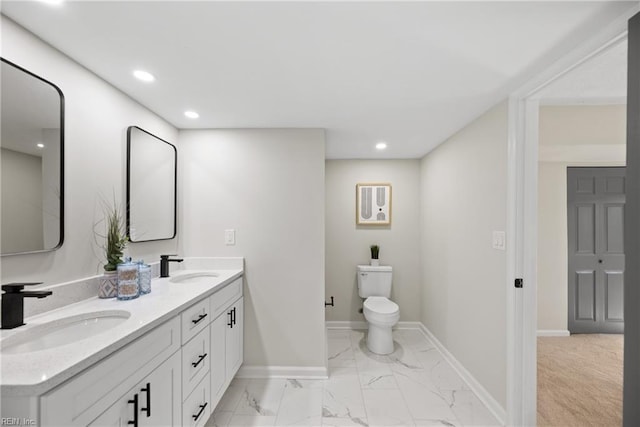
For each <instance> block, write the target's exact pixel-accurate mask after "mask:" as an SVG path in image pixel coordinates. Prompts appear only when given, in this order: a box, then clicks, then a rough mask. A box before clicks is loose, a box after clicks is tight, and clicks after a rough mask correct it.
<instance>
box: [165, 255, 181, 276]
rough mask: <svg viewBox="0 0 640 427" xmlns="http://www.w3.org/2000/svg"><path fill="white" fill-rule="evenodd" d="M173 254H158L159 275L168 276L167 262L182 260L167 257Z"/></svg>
mask: <svg viewBox="0 0 640 427" xmlns="http://www.w3.org/2000/svg"><path fill="white" fill-rule="evenodd" d="M170 256H175V255H160V277H169V263H170V262H182V261H184V260H183V259H182V258H171V259H170V258H169V257H170Z"/></svg>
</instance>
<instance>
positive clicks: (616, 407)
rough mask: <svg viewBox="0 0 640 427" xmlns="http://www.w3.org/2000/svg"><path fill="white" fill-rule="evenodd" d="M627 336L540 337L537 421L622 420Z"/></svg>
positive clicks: (565, 424)
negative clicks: (623, 369) (624, 357)
mask: <svg viewBox="0 0 640 427" xmlns="http://www.w3.org/2000/svg"><path fill="white" fill-rule="evenodd" d="M623 355H624V335H622V334H576V335H571V336H569V337H538V425H539V426H562V427H583V426H607V427H610V426H620V425H622V366H623Z"/></svg>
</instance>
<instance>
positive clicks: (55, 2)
mask: <svg viewBox="0 0 640 427" xmlns="http://www.w3.org/2000/svg"><path fill="white" fill-rule="evenodd" d="M40 2H42V3H47V4H50V5H53V6H60V5H61V4H62V3H64V0H40Z"/></svg>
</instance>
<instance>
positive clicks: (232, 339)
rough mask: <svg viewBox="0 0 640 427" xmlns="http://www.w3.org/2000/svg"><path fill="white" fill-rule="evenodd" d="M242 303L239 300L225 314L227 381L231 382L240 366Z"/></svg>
mask: <svg viewBox="0 0 640 427" xmlns="http://www.w3.org/2000/svg"><path fill="white" fill-rule="evenodd" d="M243 301H244V298H240V299H239V300H238V301H236V303H235V304H234V305H233V306H231V307H230V308H229V310H227V312H229V313H230V314H229V317H230V322H229V323H230V324H229V326H227V332H226V334H225V344H226V345H225V347H226V363H225V365H226V377H227V380H231V379H232V378H233V376H234V375H235V374H236V372H238V369H239V368H240V365H242V359H243V339H244V336H243V335H244V334H243V329H244V321H243V316H244V313H243V305H244V304H243Z"/></svg>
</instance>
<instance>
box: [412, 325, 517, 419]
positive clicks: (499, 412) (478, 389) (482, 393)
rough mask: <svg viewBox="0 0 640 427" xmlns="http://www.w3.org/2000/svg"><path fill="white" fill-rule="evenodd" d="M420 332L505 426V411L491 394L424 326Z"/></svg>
mask: <svg viewBox="0 0 640 427" xmlns="http://www.w3.org/2000/svg"><path fill="white" fill-rule="evenodd" d="M420 330H421V331H422V333H423V334H425V335H426V337H427V338H428V339H429V340H431V341H432V342H433V344H434V345H435V346H436V348H437V349H438V351H439V352H440V354H442V357H444V358H445V360H446V361H447V362H449V364H450V365H451V366H452V367H453V369H454V370H455V371H456V372H457V373H458V375H460V377H461V378H462V380H463V381H464V382H465V383H467V385H468V386H469V388H470V389H471V391H473V392H474V393H475V394H476V396H478V399H480V400H481V401H482V403H484V405H485V406H486V407H487V409H489V411H490V412H491V413H492V414H493V416H494V417H496V419H497V420H498V421H499V422H500V424H501V425H505V423H506V419H507V412H506V410H505V409H504V408H503V407H502V405H500V403H498V401H497V400H496V399H494V398H493V396H491V394H490V393H489V392H488V391H487V389H486V388H484V387H483V386H482V384H480V382H478V380H476V379H475V377H474V376H473V375H471V372H469V371H467V370H466V368H465V367H464V366H463V365H462V363H460V362H459V361H458V359H456V358H455V357H454V355H453V354H451V353H449V350H447V349H446V347H445V346H444V345H442V343H441V342H440V341H439V340H438V338H436V336H435V335H433V334H432V333H431V331H430V330H429V329H427V327H426V326H424V324H422V323H420Z"/></svg>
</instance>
